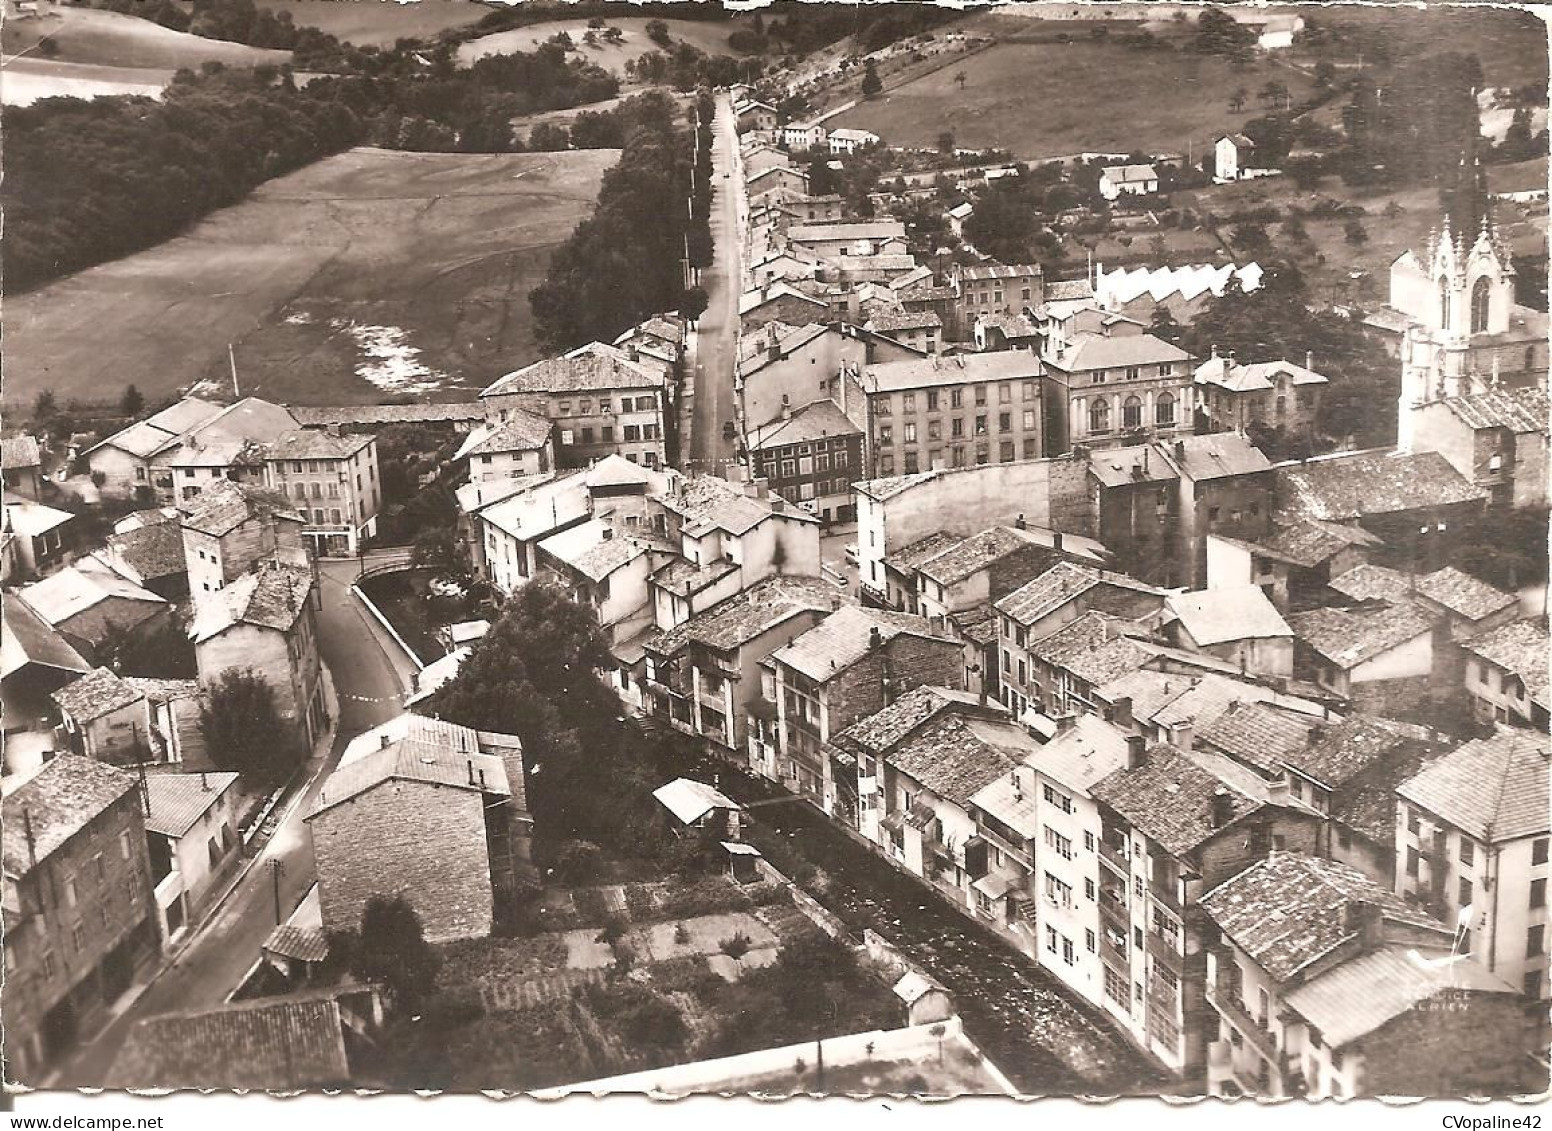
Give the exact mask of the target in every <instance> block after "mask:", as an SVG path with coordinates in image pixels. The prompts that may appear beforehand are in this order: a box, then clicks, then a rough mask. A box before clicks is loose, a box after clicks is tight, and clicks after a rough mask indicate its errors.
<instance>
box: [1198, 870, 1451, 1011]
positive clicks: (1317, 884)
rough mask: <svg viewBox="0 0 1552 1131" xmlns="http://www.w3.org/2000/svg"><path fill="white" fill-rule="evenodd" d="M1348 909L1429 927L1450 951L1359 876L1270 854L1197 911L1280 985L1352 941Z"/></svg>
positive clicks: (1416, 917)
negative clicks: (1360, 907)
mask: <svg viewBox="0 0 1552 1131" xmlns="http://www.w3.org/2000/svg"><path fill="white" fill-rule="evenodd" d="M1353 905H1369V906H1371V907H1377V908H1379V909H1380V912H1381V914H1382V915H1383V916H1384V917H1385V918H1390V919H1396V920H1399V921H1401V922H1403V923H1407V924H1411V925H1415V926H1421V927H1425V928H1426V927H1433V928H1435V929H1436V930H1438V931H1439V932H1440V934H1441V935H1442V936H1443V943H1444V945H1445V946H1446V947H1447V946H1448V945H1449V932H1448V929H1447V928H1445V927H1444V926H1443V924H1441V923H1437V922H1435V921H1434V920H1432V919H1430V918H1428V917H1427V916H1426V915H1424V914H1423V913H1422V912H1420V911H1418V910H1417V909H1416V908H1414V907H1412V906H1411V905H1410V904H1408V903H1405V902H1403V901H1402V899H1401V897H1400V896H1398V895H1396V894H1394V893H1393V892H1391V891H1390V890H1389V889H1387V888H1383V887H1381V886H1380V885H1379V884H1377V883H1375V882H1374V881H1373V880H1371V879H1369V877H1368V876H1365V875H1364V874H1363V873H1362V872H1360V871H1358V869H1356V868H1352V867H1349V866H1348V865H1346V864H1339V863H1337V862H1336V861H1335V860H1322V859H1320V858H1318V857H1314V856H1304V855H1301V854H1298V853H1293V852H1273V853H1272V854H1271V855H1270V856H1268V857H1267V858H1266V859H1265V860H1260V861H1257V862H1256V863H1255V864H1253V865H1252V866H1251V867H1249V868H1247V869H1246V870H1245V871H1243V872H1241V873H1240V874H1239V875H1237V876H1234V877H1233V878H1231V879H1228V880H1225V881H1224V882H1223V883H1221V884H1219V885H1218V886H1217V887H1215V888H1214V889H1213V890H1212V891H1210V892H1208V893H1207V894H1205V895H1203V896H1202V898H1201V907H1202V910H1204V911H1205V912H1207V914H1208V916H1209V917H1210V918H1211V919H1212V920H1213V922H1215V923H1216V924H1217V925H1218V928H1219V929H1220V930H1221V931H1222V932H1223V933H1224V935H1225V936H1226V937H1227V938H1228V939H1229V940H1230V941H1232V942H1233V943H1234V945H1235V946H1237V947H1239V948H1240V949H1241V950H1243V951H1244V952H1245V953H1246V954H1247V955H1248V956H1249V957H1250V959H1251V960H1252V961H1253V962H1255V963H1256V965H1258V966H1260V967H1261V968H1262V969H1263V970H1265V971H1266V972H1267V974H1268V975H1270V977H1271V979H1272V981H1273V982H1274V983H1279V984H1280V983H1282V982H1286V981H1288V980H1289V979H1290V978H1293V977H1294V976H1295V975H1297V974H1298V973H1299V971H1301V970H1303V969H1304V968H1305V967H1307V966H1308V965H1309V964H1310V963H1312V962H1315V961H1316V960H1318V959H1320V958H1323V957H1324V956H1325V955H1327V954H1330V953H1331V952H1332V951H1333V950H1335V949H1336V948H1337V947H1339V946H1341V945H1342V944H1343V943H1345V942H1348V941H1349V940H1351V939H1352V937H1353V934H1354V932H1353V930H1352V926H1351V924H1350V923H1349V921H1348V908H1349V907H1350V906H1353Z"/></svg>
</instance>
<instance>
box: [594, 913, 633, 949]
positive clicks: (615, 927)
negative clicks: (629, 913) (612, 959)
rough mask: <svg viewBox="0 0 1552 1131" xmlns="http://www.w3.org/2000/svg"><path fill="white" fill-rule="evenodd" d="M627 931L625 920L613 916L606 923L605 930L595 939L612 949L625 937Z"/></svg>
mask: <svg viewBox="0 0 1552 1131" xmlns="http://www.w3.org/2000/svg"><path fill="white" fill-rule="evenodd" d="M625 930H626V925H625V922H624V920H622V919H620V918H619V917H618V916H612V917H611V918H610V919H609V920H608V921H607V922H606V923H604V925H603V929H602V930H600V931H599V932H598V934H597V935H596V936H595V938H596V940H597V941H598V942H601V943H603V944H604V945H606V946H611V947H612V946H614V945H615V944H616V943H618V942H619V941H620V940H621V939H623V938H624V937H625Z"/></svg>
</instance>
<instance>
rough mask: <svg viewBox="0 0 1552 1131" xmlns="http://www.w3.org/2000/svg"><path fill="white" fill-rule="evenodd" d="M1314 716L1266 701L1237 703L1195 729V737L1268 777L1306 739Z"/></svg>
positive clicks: (1299, 747) (1279, 770)
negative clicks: (1208, 722)
mask: <svg viewBox="0 0 1552 1131" xmlns="http://www.w3.org/2000/svg"><path fill="white" fill-rule="evenodd" d="M1315 723H1316V720H1315V719H1313V718H1311V717H1310V716H1308V715H1301V714H1299V713H1298V712H1296V711H1285V710H1283V709H1282V708H1280V707H1274V706H1272V705H1271V704H1268V703H1239V704H1237V705H1235V706H1232V707H1230V708H1229V709H1228V710H1227V711H1226V712H1224V713H1223V714H1221V715H1219V716H1218V718H1217V719H1216V720H1215V721H1214V722H1213V723H1212V724H1211V725H1210V726H1207V727H1204V728H1201V729H1199V730H1198V731H1197V732H1196V738H1197V741H1199V742H1202V743H1204V744H1206V745H1208V746H1211V747H1212V748H1214V749H1216V750H1221V751H1222V752H1223V753H1225V754H1227V755H1229V756H1230V757H1231V758H1233V759H1235V760H1236V761H1239V762H1243V763H1245V764H1246V765H1247V766H1251V767H1252V768H1254V769H1256V770H1259V771H1261V772H1262V773H1263V774H1265V775H1267V776H1269V777H1276V776H1278V775H1280V774H1281V773H1282V766H1283V761H1284V759H1285V758H1287V757H1288V756H1289V755H1293V754H1297V753H1298V752H1299V751H1301V750H1303V749H1304V746H1305V744H1306V743H1307V742H1308V741H1309V736H1310V731H1311V730H1313V729H1314V727H1315Z"/></svg>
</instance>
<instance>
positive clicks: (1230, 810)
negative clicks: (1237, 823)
mask: <svg viewBox="0 0 1552 1131" xmlns="http://www.w3.org/2000/svg"><path fill="white" fill-rule="evenodd" d="M1209 815H1210V816H1211V818H1212V827H1213V828H1215V829H1221V828H1223V826H1224V825H1226V824H1228V823H1229V822H1230V821H1232V820H1233V819H1234V799H1233V797H1231V796H1230V795H1229V791H1228V790H1227V789H1225V788H1224V787H1223V786H1221V785H1220V786H1219V787H1218V788H1217V789H1215V790H1213V795H1212V809H1211V812H1210V814H1209Z"/></svg>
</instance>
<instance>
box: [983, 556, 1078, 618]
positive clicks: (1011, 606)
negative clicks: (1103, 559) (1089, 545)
mask: <svg viewBox="0 0 1552 1131" xmlns="http://www.w3.org/2000/svg"><path fill="white" fill-rule="evenodd" d="M1099 580H1100V578H1099V572H1098V571H1097V570H1092V569H1089V568H1088V567H1087V566H1081V565H1076V564H1074V563H1073V562H1058V563H1057V564H1056V565H1054V566H1052V567H1051V568H1050V569H1048V570H1046V571H1045V572H1044V573H1042V574H1041V575H1040V576H1039V577H1037V578H1035V579H1034V580H1033V581H1030V582H1027V583H1026V584H1024V585H1021V586H1020V587H1019V588H1017V589H1015V590H1014V591H1013V592H1012V593H1009V594H1008V595H1007V596H1006V597H1004V598H1003V599H1002V600H1000V601H998V602H997V611H998V612H1000V613H1004V614H1006V615H1007V616H1010V617H1012V618H1013V619H1014V620H1017V621H1022V622H1024V623H1026V624H1027V623H1030V622H1032V621H1036V620H1039V619H1040V618H1041V617H1043V616H1045V615H1046V614H1047V613H1050V612H1051V611H1052V610H1054V609H1058V608H1060V607H1061V606H1062V605H1064V604H1066V603H1067V602H1068V601H1070V600H1072V599H1073V598H1074V597H1077V596H1079V595H1080V594H1083V593H1086V592H1088V591H1089V590H1090V589H1092V588H1094V586H1096V585H1098V584H1099Z"/></svg>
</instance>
